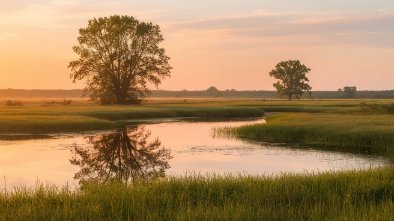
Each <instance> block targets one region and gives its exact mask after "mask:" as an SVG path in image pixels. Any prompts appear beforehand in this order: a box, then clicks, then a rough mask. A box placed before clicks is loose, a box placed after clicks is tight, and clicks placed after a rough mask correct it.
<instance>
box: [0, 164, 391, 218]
mask: <svg viewBox="0 0 394 221" xmlns="http://www.w3.org/2000/svg"><path fill="white" fill-rule="evenodd" d="M393 177H394V170H393V169H392V168H384V169H377V170H373V171H364V172H338V173H325V174H320V175H313V174H310V175H283V176H281V177H276V178H268V177H257V176H245V175H243V176H239V177H238V176H214V175H204V176H199V175H192V176H188V177H183V178H169V179H166V180H158V181H154V182H137V183H134V184H132V185H131V186H125V185H122V184H117V183H112V184H111V183H108V184H104V185H90V186H85V187H84V188H82V189H81V190H79V191H78V192H71V191H69V190H68V189H67V188H64V189H61V188H58V187H55V186H46V187H44V186H39V187H36V188H32V189H28V188H18V189H15V190H13V191H11V192H7V193H4V192H2V193H1V194H0V208H2V209H1V210H0V220H388V219H390V218H392V217H393V215H394V210H393V208H394V180H393Z"/></svg>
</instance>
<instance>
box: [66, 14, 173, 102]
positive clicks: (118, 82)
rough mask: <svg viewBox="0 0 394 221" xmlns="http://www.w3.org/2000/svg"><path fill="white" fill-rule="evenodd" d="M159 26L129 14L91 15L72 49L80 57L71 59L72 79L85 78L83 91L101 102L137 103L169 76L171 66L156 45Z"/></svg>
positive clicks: (157, 43) (161, 39)
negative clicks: (151, 87) (92, 16)
mask: <svg viewBox="0 0 394 221" xmlns="http://www.w3.org/2000/svg"><path fill="white" fill-rule="evenodd" d="M163 40H164V39H163V35H162V34H161V33H160V27H159V26H158V25H153V24H152V23H146V22H140V21H138V20H137V19H135V18H133V17H131V16H119V15H114V16H110V17H109V18H108V17H104V18H98V19H96V18H94V19H93V20H90V21H89V22H88V26H87V27H86V28H81V29H79V37H78V42H79V45H77V46H74V47H73V50H74V52H75V53H77V54H78V56H79V59H78V60H75V61H71V62H70V64H69V66H68V67H69V68H71V75H70V77H71V79H72V80H73V82H76V81H77V80H86V82H85V84H86V86H85V88H84V90H85V92H86V93H87V94H89V96H90V98H91V100H93V101H97V102H99V103H102V104H111V103H116V104H131V103H139V102H140V101H141V99H143V98H144V97H145V94H146V93H149V89H148V87H147V83H148V82H150V83H152V84H153V85H155V86H156V87H157V86H158V85H159V84H160V83H161V79H163V78H165V77H169V76H170V70H171V69H172V67H171V66H170V65H169V63H168V61H169V59H170V58H169V57H168V56H166V55H165V50H164V49H163V48H160V47H159V43H160V42H162V41H163Z"/></svg>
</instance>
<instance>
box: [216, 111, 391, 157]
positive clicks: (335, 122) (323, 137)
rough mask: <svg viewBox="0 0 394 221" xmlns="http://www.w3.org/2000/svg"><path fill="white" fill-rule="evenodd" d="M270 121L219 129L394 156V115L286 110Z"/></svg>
mask: <svg viewBox="0 0 394 221" xmlns="http://www.w3.org/2000/svg"><path fill="white" fill-rule="evenodd" d="M266 121H267V123H266V124H255V125H247V126H242V127H238V128H223V129H216V130H217V133H218V134H230V135H232V136H236V137H239V138H243V139H250V140H255V141H264V142H273V143H288V144H301V145H298V147H303V146H304V147H306V148H310V147H313V148H316V149H326V150H335V151H344V152H356V153H365V154H380V155H386V156H389V157H392V158H393V159H394V116H391V115H372V116H371V115H345V114H311V113H296V114H295V113H282V114H275V115H271V116H269V117H268V118H267V119H266Z"/></svg>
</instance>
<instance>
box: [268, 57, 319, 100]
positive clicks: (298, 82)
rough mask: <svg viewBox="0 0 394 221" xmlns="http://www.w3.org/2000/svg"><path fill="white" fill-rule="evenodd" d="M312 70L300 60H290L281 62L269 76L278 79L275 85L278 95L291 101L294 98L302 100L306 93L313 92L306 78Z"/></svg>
mask: <svg viewBox="0 0 394 221" xmlns="http://www.w3.org/2000/svg"><path fill="white" fill-rule="evenodd" d="M310 70H311V69H310V68H307V67H306V66H305V65H303V64H301V63H300V61H298V60H288V61H281V62H279V63H278V64H277V65H276V66H275V69H273V70H271V72H269V75H270V76H271V77H274V78H276V79H278V81H277V82H276V83H274V85H273V86H274V87H275V88H276V90H277V92H278V94H279V95H280V96H282V95H285V96H287V97H288V98H289V101H290V100H291V99H292V98H293V97H296V98H300V97H301V96H302V94H303V93H304V91H307V92H309V93H310V91H311V90H312V87H311V86H309V84H307V83H306V82H309V79H308V78H307V77H306V76H305V75H306V74H307V73H308V72H309V71H310Z"/></svg>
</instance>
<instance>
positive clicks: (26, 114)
mask: <svg viewBox="0 0 394 221" xmlns="http://www.w3.org/2000/svg"><path fill="white" fill-rule="evenodd" d="M263 115H264V111H263V110H262V109H261V108H259V107H256V106H255V107H251V106H237V105H235V103H232V102H228V101H220V100H219V101H214V102H212V101H209V100H208V101H199V100H197V102H190V101H189V102H187V103H185V102H182V101H174V102H169V101H168V100H166V101H164V102H147V103H145V104H143V105H138V106H124V105H97V104H94V103H90V102H79V103H78V102H72V103H71V104H69V105H61V104H57V103H54V104H53V105H50V106H47V105H46V106H43V105H42V102H41V101H31V102H24V105H23V106H6V105H0V133H53V132H62V131H87V130H99V129H111V128H116V127H119V126H120V125H121V122H119V121H127V120H135V119H151V118H174V117H203V118H229V117H237V118H239V117H256V116H263Z"/></svg>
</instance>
